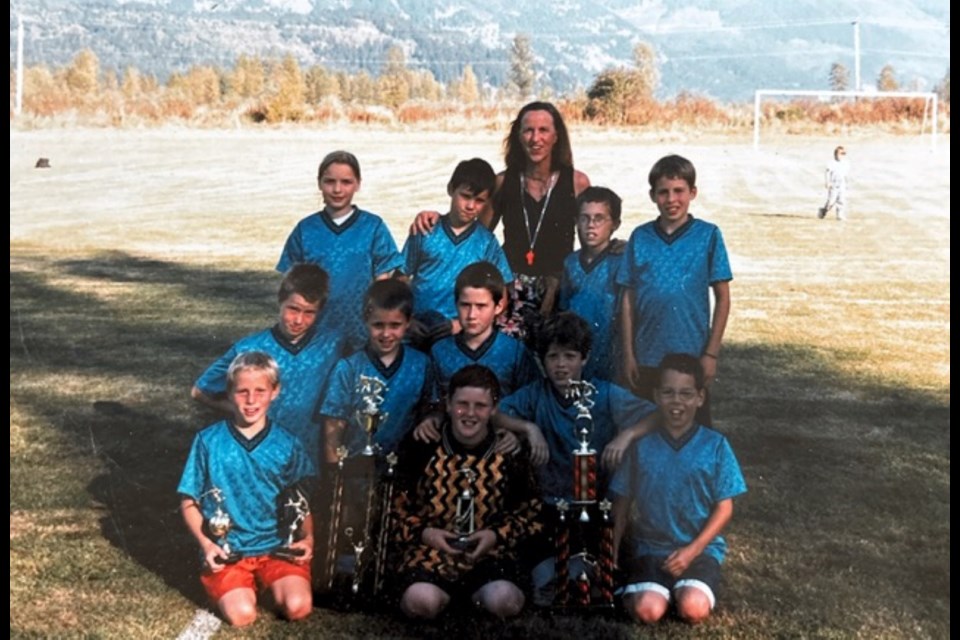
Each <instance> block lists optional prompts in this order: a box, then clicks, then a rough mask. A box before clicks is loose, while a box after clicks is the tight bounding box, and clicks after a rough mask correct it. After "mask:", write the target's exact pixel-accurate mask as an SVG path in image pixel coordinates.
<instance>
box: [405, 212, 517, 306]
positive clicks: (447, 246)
mask: <svg viewBox="0 0 960 640" xmlns="http://www.w3.org/2000/svg"><path fill="white" fill-rule="evenodd" d="M403 260H404V269H403V270H404V272H405V273H406V274H407V275H408V276H410V278H411V281H410V286H411V288H412V289H413V313H414V316H417V317H418V318H420V317H429V315H428V314H429V312H431V311H435V312H439V313H440V314H442V315H443V317H444V318H446V319H448V320H452V319H454V318H456V317H457V305H456V300H455V296H454V285H455V284H456V280H457V275H458V274H459V273H460V272H461V271H462V270H463V269H464V268H465V267H467V266H468V265H471V264H473V263H474V262H479V261H481V260H486V261H487V262H490V263H492V264H493V265H494V266H495V267H497V269H499V270H500V273H501V274H502V275H503V280H504V282H512V281H513V271H511V270H510V265H509V264H508V263H507V257H506V255H504V253H503V249H502V248H501V247H500V243H499V242H497V238H496V236H494V235H493V234H492V233H490V231H489V230H488V229H487V228H486V227H484V226H483V225H482V224H480V223H478V222H476V221H475V222H473V223H471V224H470V225H469V226H468V227H467V228H466V229H464V230H463V231H461V232H460V234H459V235H457V234H455V233H454V231H453V228H452V227H451V226H450V216H449V214H448V215H445V216H442V217H441V218H440V221H439V223H438V224H437V226H436V228H434V230H433V231H431V232H430V233H429V234H426V235H424V234H419V233H418V234H411V235H410V237H408V238H407V242H406V243H405V244H404V245H403Z"/></svg>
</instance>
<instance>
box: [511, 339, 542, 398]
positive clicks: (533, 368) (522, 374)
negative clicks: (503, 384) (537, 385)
mask: <svg viewBox="0 0 960 640" xmlns="http://www.w3.org/2000/svg"><path fill="white" fill-rule="evenodd" d="M539 379H540V367H539V366H538V365H537V361H536V360H535V359H534V357H533V354H532V353H531V352H530V350H529V349H527V347H526V346H525V345H523V344H521V345H520V349H519V353H518V362H517V368H516V378H515V380H514V389H519V388H520V387H523V386H526V385H528V384H530V383H531V382H536V381H538V380H539Z"/></svg>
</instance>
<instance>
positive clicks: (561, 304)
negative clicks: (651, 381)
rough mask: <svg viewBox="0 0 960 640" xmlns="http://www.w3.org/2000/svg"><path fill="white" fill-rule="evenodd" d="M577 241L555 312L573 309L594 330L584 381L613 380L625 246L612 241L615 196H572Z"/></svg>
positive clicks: (605, 192) (594, 190) (599, 190)
mask: <svg viewBox="0 0 960 640" xmlns="http://www.w3.org/2000/svg"><path fill="white" fill-rule="evenodd" d="M577 205H578V207H579V210H580V212H579V214H578V215H577V237H578V238H579V239H580V250H579V251H575V252H573V253H571V254H570V255H568V256H567V257H566V259H565V260H564V261H563V275H562V276H561V278H560V292H559V297H558V299H557V308H558V309H559V310H560V311H572V312H574V313H576V314H577V315H578V316H580V317H581V318H583V319H584V320H586V321H587V324H589V325H590V329H591V331H592V332H593V349H592V351H591V352H590V358H589V360H587V364H586V366H585V368H584V371H583V377H584V378H585V379H587V380H589V379H591V378H603V379H604V380H615V379H617V370H618V369H619V368H620V362H619V358H618V355H617V351H616V349H617V346H618V345H617V335H616V333H617V314H618V313H619V311H620V288H619V287H618V286H617V273H618V272H619V270H620V256H621V255H623V248H624V244H625V243H624V242H623V241H622V240H614V239H613V233H614V231H616V230H617V229H619V228H620V212H621V200H620V196H618V195H617V194H616V193H614V192H613V191H611V190H610V189H607V188H606V187H587V188H586V189H584V191H583V193H581V194H580V196H579V197H578V198H577Z"/></svg>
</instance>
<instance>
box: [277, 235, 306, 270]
mask: <svg viewBox="0 0 960 640" xmlns="http://www.w3.org/2000/svg"><path fill="white" fill-rule="evenodd" d="M303 261H304V258H303V238H302V237H301V234H300V225H299V224H298V225H297V226H296V227H294V229H293V231H291V232H290V235H289V236H288V237H287V241H286V243H285V244H284V245H283V252H282V253H281V254H280V261H279V262H278V263H277V271H279V272H280V273H286V272H287V270H289V269H290V267H292V266H293V265H295V264H296V263H298V262H303Z"/></svg>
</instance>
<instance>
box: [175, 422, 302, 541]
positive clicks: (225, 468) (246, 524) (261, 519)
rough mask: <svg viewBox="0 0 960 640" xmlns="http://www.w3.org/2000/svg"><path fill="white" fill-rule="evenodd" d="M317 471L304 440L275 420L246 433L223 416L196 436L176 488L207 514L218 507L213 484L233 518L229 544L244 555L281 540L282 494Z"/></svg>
mask: <svg viewBox="0 0 960 640" xmlns="http://www.w3.org/2000/svg"><path fill="white" fill-rule="evenodd" d="M315 476H316V471H315V468H314V465H313V463H312V461H311V458H310V456H309V455H307V452H306V451H304V449H303V445H301V444H300V441H299V440H298V439H297V438H296V437H295V436H294V435H292V434H290V433H289V432H287V431H286V430H284V429H283V428H282V427H280V426H279V425H277V424H273V423H268V424H267V426H266V427H264V429H263V430H262V431H261V432H260V433H259V434H257V435H256V437H254V438H252V439H249V440H248V439H247V438H246V437H245V436H244V435H243V434H242V433H241V432H240V430H238V429H237V428H236V427H234V426H233V425H232V424H231V423H230V422H229V421H227V420H222V421H220V422H217V423H215V424H213V425H211V426H209V427H207V428H205V429H203V430H202V431H200V432H199V433H198V434H197V435H196V437H195V438H194V440H193V446H192V447H191V448H190V455H189V457H188V458H187V464H186V465H185V466H184V469H183V475H182V476H181V478H180V484H179V486H178V487H177V492H178V493H180V494H181V495H184V496H188V497H190V498H193V500H195V501H196V502H197V504H199V505H200V510H201V512H202V513H203V516H204V519H206V520H209V518H210V517H211V516H212V515H213V514H214V513H215V511H216V507H217V503H216V501H215V500H214V499H213V496H212V495H211V494H210V491H211V490H212V489H214V488H216V489H219V490H220V492H221V494H222V496H223V506H222V509H223V510H224V511H226V512H227V514H228V515H229V516H230V519H231V520H232V521H233V528H231V529H230V531H229V532H228V533H227V542H228V543H229V545H230V550H231V551H233V552H237V553H241V554H243V555H245V556H254V555H262V554H265V553H269V552H270V551H272V550H273V549H276V548H277V547H279V546H281V544H283V543H284V541H285V537H286V533H287V532H286V531H280V526H279V522H278V520H277V511H278V509H277V507H278V504H277V502H278V498H279V497H280V495H281V494H282V493H283V491H284V490H285V489H287V488H289V487H291V486H293V485H295V484H296V485H304V484H306V486H305V489H306V491H307V493H308V495H309V485H310V484H311V483H312V482H313V479H314V477H315Z"/></svg>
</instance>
